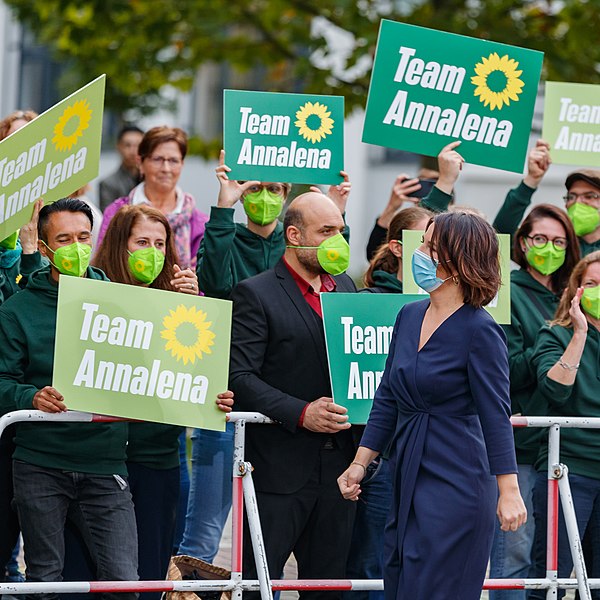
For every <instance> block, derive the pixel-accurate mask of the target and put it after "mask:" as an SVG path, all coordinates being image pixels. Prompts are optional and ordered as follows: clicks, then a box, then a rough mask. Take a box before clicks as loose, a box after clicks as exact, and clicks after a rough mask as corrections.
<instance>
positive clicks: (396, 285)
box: [360, 269, 402, 294]
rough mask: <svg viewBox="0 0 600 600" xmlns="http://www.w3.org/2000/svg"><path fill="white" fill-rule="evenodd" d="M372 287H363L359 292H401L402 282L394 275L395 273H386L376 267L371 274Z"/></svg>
mask: <svg viewBox="0 0 600 600" xmlns="http://www.w3.org/2000/svg"><path fill="white" fill-rule="evenodd" d="M372 277H373V283H374V284H375V285H374V286H373V287H370V288H364V289H362V290H360V291H361V292H382V293H384V294H401V293H402V282H401V281H400V280H399V279H398V277H396V274H395V273H388V272H387V271H382V270H381V269H377V270H376V271H373V274H372Z"/></svg>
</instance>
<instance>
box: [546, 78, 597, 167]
mask: <svg viewBox="0 0 600 600" xmlns="http://www.w3.org/2000/svg"><path fill="white" fill-rule="evenodd" d="M542 137H543V138H544V139H545V140H546V141H547V142H548V143H549V144H550V155H551V156H552V160H553V162H555V163H562V164H565V165H587V166H590V167H600V85H589V84H585V83H559V82H556V81H547V82H546V96H545V100H544V125H543V129H542Z"/></svg>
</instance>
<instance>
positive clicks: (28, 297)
mask: <svg viewBox="0 0 600 600" xmlns="http://www.w3.org/2000/svg"><path fill="white" fill-rule="evenodd" d="M86 276H87V277H89V278H90V279H100V280H106V276H105V275H104V273H103V272H102V271H100V270H99V269H94V268H93V267H90V268H88V270H87V273H86ZM57 300H58V285H57V284H56V282H55V281H54V280H53V279H52V278H51V277H50V267H45V268H43V269H40V270H39V271H37V272H36V273H34V274H33V275H32V277H31V279H30V281H29V283H28V285H27V287H26V288H25V289H24V290H23V291H21V292H19V293H18V294H17V295H14V296H12V297H11V298H9V299H8V300H7V301H6V302H5V303H4V304H3V305H2V307H0V348H1V349H2V351H1V352H0V413H2V414H4V413H6V412H9V411H12V410H17V409H32V408H33V404H32V401H33V397H34V395H35V394H36V392H37V391H38V390H40V389H42V388H43V387H44V386H47V385H52V369H53V365H54V340H55V330H56V306H57ZM58 352H61V353H62V354H63V358H64V359H67V360H68V359H69V349H68V348H58ZM59 391H60V390H59ZM65 402H66V404H67V406H68V405H69V399H68V398H66V399H65ZM126 442H127V423H34V424H26V423H20V424H19V425H18V426H17V435H16V438H15V443H16V446H17V448H16V450H15V454H14V457H15V459H17V460H22V461H25V462H28V463H31V464H34V465H37V466H40V467H45V468H52V469H61V470H63V471H76V472H84V473H94V474H99V475H110V474H119V475H126V474H127V469H126V467H125V445H126Z"/></svg>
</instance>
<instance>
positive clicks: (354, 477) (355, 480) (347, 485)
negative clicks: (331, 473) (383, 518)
mask: <svg viewBox="0 0 600 600" xmlns="http://www.w3.org/2000/svg"><path fill="white" fill-rule="evenodd" d="M365 473H366V468H365V467H363V466H362V463H361V464H357V463H351V464H350V466H349V467H348V468H347V469H346V470H345V471H344V472H343V473H342V474H341V475H340V476H339V477H338V480H337V482H338V487H339V488H340V492H341V493H342V496H343V497H344V498H345V499H346V500H352V501H353V502H356V501H357V500H358V496H359V495H360V492H361V489H360V482H361V481H362V480H363V478H364V476H365Z"/></svg>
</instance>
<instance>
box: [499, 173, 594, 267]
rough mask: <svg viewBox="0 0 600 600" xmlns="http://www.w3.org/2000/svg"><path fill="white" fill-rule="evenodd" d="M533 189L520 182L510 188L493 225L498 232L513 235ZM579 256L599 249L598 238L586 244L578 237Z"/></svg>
mask: <svg viewBox="0 0 600 600" xmlns="http://www.w3.org/2000/svg"><path fill="white" fill-rule="evenodd" d="M533 192H535V190H534V189H532V188H530V187H529V186H527V185H525V184H524V183H523V182H521V183H520V184H519V185H518V186H517V187H516V188H514V189H512V190H510V191H509V192H508V194H507V195H506V198H505V200H504V204H503V205H502V206H501V207H500V210H499V211H498V214H497V215H496V218H495V219H494V227H495V229H496V231H497V232H498V233H509V234H510V235H514V234H515V233H516V231H517V229H518V228H519V225H520V224H521V221H522V220H523V215H524V214H525V211H526V210H527V208H528V207H529V204H530V203H531V196H533ZM579 247H580V248H581V256H587V255H588V254H591V253H592V252H595V251H596V250H600V240H596V241H595V242H592V243H591V244H588V243H587V242H586V241H585V240H584V239H583V238H582V237H580V238H579Z"/></svg>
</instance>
